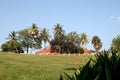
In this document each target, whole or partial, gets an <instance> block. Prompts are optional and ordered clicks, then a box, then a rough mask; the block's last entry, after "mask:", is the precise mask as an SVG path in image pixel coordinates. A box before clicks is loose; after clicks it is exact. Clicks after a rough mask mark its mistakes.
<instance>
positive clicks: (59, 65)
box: [0, 53, 91, 80]
mask: <svg viewBox="0 0 120 80" xmlns="http://www.w3.org/2000/svg"><path fill="white" fill-rule="evenodd" d="M89 57H91V56H90V55H89V56H88V55H78V56H74V55H73V56H69V55H67V56H65V55H64V56H62V55H60V56H57V55H47V56H45V55H25V54H9V53H0V80H59V77H60V74H63V72H66V73H68V74H69V75H72V74H73V73H74V71H75V70H76V68H79V66H82V65H83V64H85V63H86V62H87V61H88V60H89Z"/></svg>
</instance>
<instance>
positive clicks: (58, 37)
mask: <svg viewBox="0 0 120 80" xmlns="http://www.w3.org/2000/svg"><path fill="white" fill-rule="evenodd" d="M53 30H54V31H53V33H54V39H53V40H52V41H51V45H52V49H55V47H56V48H57V49H58V50H59V53H60V52H61V47H62V46H61V45H62V42H63V40H64V34H65V31H64V30H63V29H62V26H61V25H60V24H58V23H57V24H56V25H55V26H54V28H53Z"/></svg>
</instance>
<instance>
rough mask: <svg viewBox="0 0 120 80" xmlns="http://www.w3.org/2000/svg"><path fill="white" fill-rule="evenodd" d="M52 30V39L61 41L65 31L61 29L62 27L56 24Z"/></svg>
mask: <svg viewBox="0 0 120 80" xmlns="http://www.w3.org/2000/svg"><path fill="white" fill-rule="evenodd" d="M54 27H55V28H53V30H54V31H53V33H54V39H57V40H61V39H63V36H64V34H65V31H64V30H63V29H62V26H61V25H60V24H59V23H57V24H56V25H55V26H54Z"/></svg>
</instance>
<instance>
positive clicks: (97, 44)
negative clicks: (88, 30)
mask: <svg viewBox="0 0 120 80" xmlns="http://www.w3.org/2000/svg"><path fill="white" fill-rule="evenodd" d="M92 44H93V47H94V48H95V50H96V52H97V53H98V51H99V49H101V47H102V42H101V39H100V38H99V37H98V36H94V37H93V38H92Z"/></svg>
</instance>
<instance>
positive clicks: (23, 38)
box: [18, 29, 32, 53]
mask: <svg viewBox="0 0 120 80" xmlns="http://www.w3.org/2000/svg"><path fill="white" fill-rule="evenodd" d="M18 41H19V43H20V44H21V46H22V48H23V49H24V50H25V51H27V53H28V52H29V48H30V46H31V44H32V38H31V37H29V29H23V30H20V31H19V32H18Z"/></svg>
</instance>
